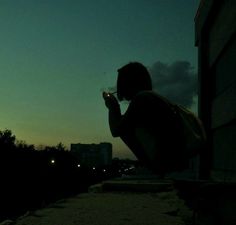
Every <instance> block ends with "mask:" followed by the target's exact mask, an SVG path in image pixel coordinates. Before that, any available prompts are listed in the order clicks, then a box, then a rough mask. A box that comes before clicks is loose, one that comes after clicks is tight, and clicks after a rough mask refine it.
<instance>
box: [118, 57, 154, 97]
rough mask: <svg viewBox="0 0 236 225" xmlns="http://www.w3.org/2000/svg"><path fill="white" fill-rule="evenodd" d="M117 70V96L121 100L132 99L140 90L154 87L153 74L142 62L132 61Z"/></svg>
mask: <svg viewBox="0 0 236 225" xmlns="http://www.w3.org/2000/svg"><path fill="white" fill-rule="evenodd" d="M117 71H118V78H117V97H118V99H119V100H120V101H121V100H123V99H126V100H131V99H132V98H133V97H134V96H135V95H136V94H137V93H138V92H140V91H144V90H151V89H152V81H151V76H150V74H149V72H148V70H147V68H146V67H145V66H144V65H142V64H141V63H138V62H131V63H128V64H127V65H125V66H123V67H121V68H120V69H118V70H117Z"/></svg>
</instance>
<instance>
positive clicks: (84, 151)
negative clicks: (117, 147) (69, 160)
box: [71, 143, 112, 167]
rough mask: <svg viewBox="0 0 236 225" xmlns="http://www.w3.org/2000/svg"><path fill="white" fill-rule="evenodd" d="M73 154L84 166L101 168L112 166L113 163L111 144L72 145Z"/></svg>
mask: <svg viewBox="0 0 236 225" xmlns="http://www.w3.org/2000/svg"><path fill="white" fill-rule="evenodd" d="M71 153H72V154H73V155H74V156H75V157H76V158H77V159H78V163H80V164H81V165H82V166H87V167H100V166H107V165H110V164H111V162H112V145H111V144H110V143H100V144H80V143H78V144H71Z"/></svg>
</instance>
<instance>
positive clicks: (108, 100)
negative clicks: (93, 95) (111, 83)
mask: <svg viewBox="0 0 236 225" xmlns="http://www.w3.org/2000/svg"><path fill="white" fill-rule="evenodd" d="M102 96H103V99H104V101H105V105H106V107H107V108H108V109H109V110H117V109H119V108H120V105H119V103H118V101H117V99H116V98H115V96H114V95H113V94H111V93H108V92H103V93H102Z"/></svg>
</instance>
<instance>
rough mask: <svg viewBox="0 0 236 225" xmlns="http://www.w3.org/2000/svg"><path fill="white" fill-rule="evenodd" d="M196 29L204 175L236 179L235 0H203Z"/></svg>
mask: <svg viewBox="0 0 236 225" xmlns="http://www.w3.org/2000/svg"><path fill="white" fill-rule="evenodd" d="M195 31H196V46H197V47H198V62H199V65H198V74H199V116H200V118H201V119H202V121H203V123H204V125H205V127H206V131H207V135H208V141H209V142H208V148H207V149H206V151H204V152H202V154H201V156H200V171H201V176H202V178H211V179H213V180H219V181H236V163H235V162H236V76H235V71H236V68H235V65H236V1H235V0H221V1H216V0H202V1H201V4H200V7H199V9H198V12H197V15H196V18H195Z"/></svg>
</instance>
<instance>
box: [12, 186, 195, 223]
mask: <svg viewBox="0 0 236 225" xmlns="http://www.w3.org/2000/svg"><path fill="white" fill-rule="evenodd" d="M123 182H124V184H125V183H126V184H127V181H123ZM133 182H134V183H135V182H136V183H135V185H139V184H142V182H140V181H139V182H137V181H133ZM119 183H122V181H120V182H119ZM128 183H129V184H131V183H132V182H131V181H129V182H128ZM154 183H155V182H153V181H152V182H151V183H150V186H152V187H151V192H148V188H147V186H148V181H145V192H142V191H140V190H141V189H140V190H139V192H127V191H116V192H115V191H112V188H111V187H112V182H110V183H109V185H110V191H104V190H103V189H102V188H101V189H99V188H98V187H95V188H91V190H92V191H93V192H90V193H85V194H80V195H78V196H77V197H74V198H70V199H66V200H61V201H58V202H57V203H55V204H52V205H50V206H48V207H47V208H45V209H41V210H38V211H35V212H30V213H28V214H26V215H25V216H23V217H21V218H19V219H18V220H17V221H15V222H14V223H13V224H15V225H77V224H80V225H90V224H93V225H126V224H127V225H128V224H129V225H130V224H133V225H154V224H155V225H173V224H174V225H185V224H191V219H192V212H191V211H190V210H189V209H188V208H187V207H186V206H185V204H184V202H183V200H181V199H179V198H178V197H177V195H176V191H175V190H174V189H172V185H171V183H170V184H169V188H167V189H166V190H165V191H164V190H162V191H161V192H155V190H154V188H153V187H154V185H155V184H154ZM115 185H117V183H116V182H115ZM131 185H132V184H131ZM161 186H163V184H161ZM126 187H127V190H128V187H129V185H126ZM156 187H157V189H158V184H157V183H156ZM131 188H132V187H131Z"/></svg>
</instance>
